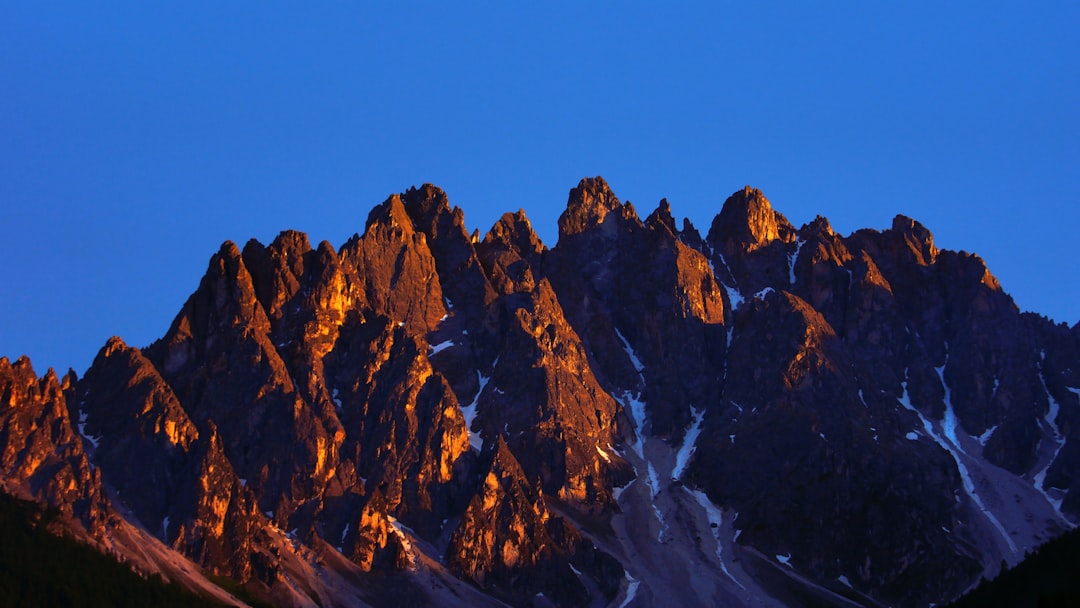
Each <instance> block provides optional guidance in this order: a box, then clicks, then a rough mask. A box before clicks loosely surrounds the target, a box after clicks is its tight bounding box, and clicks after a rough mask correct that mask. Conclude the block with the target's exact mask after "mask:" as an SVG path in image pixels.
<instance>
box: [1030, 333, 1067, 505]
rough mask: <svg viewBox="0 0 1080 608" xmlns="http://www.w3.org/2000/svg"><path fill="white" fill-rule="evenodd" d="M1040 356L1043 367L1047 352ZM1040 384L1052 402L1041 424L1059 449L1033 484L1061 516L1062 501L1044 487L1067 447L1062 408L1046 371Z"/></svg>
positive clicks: (1041, 377)
mask: <svg viewBox="0 0 1080 608" xmlns="http://www.w3.org/2000/svg"><path fill="white" fill-rule="evenodd" d="M1040 354H1041V356H1042V361H1040V366H1041V365H1042V364H1043V363H1044V362H1045V360H1046V351H1042V352H1041V353H1040ZM1039 382H1041V383H1042V387H1043V391H1044V392H1045V393H1046V398H1047V399H1048V400H1049V402H1050V410H1049V411H1048V412H1046V417H1045V418H1043V419H1042V421H1041V422H1045V423H1046V426H1047V427H1049V429H1050V431H1051V432H1052V433H1053V440H1054V443H1056V444H1057V447H1056V448H1055V449H1054V455H1053V456H1051V457H1050V460H1048V461H1047V462H1046V466H1045V467H1043V468H1042V470H1040V471H1039V472H1038V473H1036V474H1035V476H1034V477H1033V478H1032V483H1034V485H1035V489H1036V490H1038V491H1039V493H1040V494H1042V495H1043V497H1045V498H1046V501H1047V502H1049V503H1050V504H1051V505H1052V506H1053V507H1054V510H1055V511H1057V512H1058V514H1059V515H1061V501H1062V499H1061V498H1053V497H1051V496H1050V494H1049V493H1048V492H1047V491H1046V488H1045V487H1043V486H1044V484H1045V483H1046V473H1047V471H1049V470H1050V465H1052V464H1054V461H1055V460H1057V457H1058V454H1060V453H1061V448H1063V447H1065V438H1064V437H1062V436H1061V431H1060V430H1059V429H1058V425H1057V416H1058V412H1059V411H1060V409H1061V406H1060V405H1059V404H1058V402H1057V399H1054V396H1053V395H1051V394H1050V389H1049V388H1047V386H1046V374H1045V371H1043V370H1041V369H1040V370H1039ZM1069 390H1073V389H1069ZM1062 518H1063V519H1064V515H1062Z"/></svg>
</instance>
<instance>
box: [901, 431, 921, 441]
mask: <svg viewBox="0 0 1080 608" xmlns="http://www.w3.org/2000/svg"><path fill="white" fill-rule="evenodd" d="M904 438H905V439H907V440H908V441H918V440H919V434H918V433H916V432H915V431H910V432H908V434H907V435H904Z"/></svg>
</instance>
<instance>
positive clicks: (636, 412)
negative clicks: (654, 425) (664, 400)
mask: <svg viewBox="0 0 1080 608" xmlns="http://www.w3.org/2000/svg"><path fill="white" fill-rule="evenodd" d="M622 404H623V409H624V410H626V413H628V414H630V420H631V421H632V422H633V423H634V433H635V434H636V435H637V439H636V440H635V441H634V444H633V445H632V446H630V447H631V448H633V450H634V452H635V453H636V454H637V455H638V456H640V457H641V459H642V460H645V450H644V446H643V445H642V444H643V442H644V435H645V402H644V401H642V400H641V395H640V394H638V395H637V396H636V397H635V396H634V395H632V394H631V393H630V391H624V392H623V400H622Z"/></svg>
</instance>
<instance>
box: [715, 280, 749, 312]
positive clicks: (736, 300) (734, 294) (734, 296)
mask: <svg viewBox="0 0 1080 608" xmlns="http://www.w3.org/2000/svg"><path fill="white" fill-rule="evenodd" d="M720 284H721V285H724V284H723V283H720ZM724 290H725V291H727V297H728V300H729V301H730V302H731V308H732V310H734V309H736V308H738V307H739V306H740V305H741V304H742V303H743V300H744V298H743V296H742V294H741V293H739V290H738V289H735V288H734V287H728V286H727V285H724Z"/></svg>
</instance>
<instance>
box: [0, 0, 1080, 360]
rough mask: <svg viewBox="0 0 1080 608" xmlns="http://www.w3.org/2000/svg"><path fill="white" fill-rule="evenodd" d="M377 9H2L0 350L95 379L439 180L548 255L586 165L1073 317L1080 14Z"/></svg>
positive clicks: (623, 6) (474, 209)
mask: <svg viewBox="0 0 1080 608" xmlns="http://www.w3.org/2000/svg"><path fill="white" fill-rule="evenodd" d="M90 4H93V6H92V7H91V6H88V5H90ZM222 4H227V5H226V6H222ZM376 4H377V3H327V4H326V5H322V4H320V5H319V8H318V9H317V10H305V9H307V6H308V5H301V4H300V3H264V2H260V3H254V2H251V3H241V2H237V3H199V2H194V3H191V2H189V3H183V4H179V3H177V4H176V5H166V4H165V3H116V2H100V3H59V2H41V1H37V2H22V1H16V0H9V1H7V2H4V3H2V4H0V244H2V247H3V255H4V258H5V259H4V262H5V263H4V265H3V272H4V277H3V280H2V281H0V355H6V356H8V357H11V358H14V357H17V356H19V355H21V354H24V353H25V354H29V355H30V356H31V358H32V359H33V360H34V363H35V367H36V368H37V369H38V371H39V372H43V371H44V369H45V368H47V367H49V366H54V367H56V368H57V369H59V370H65V369H67V368H68V367H69V366H70V367H74V368H75V369H76V371H78V372H80V373H81V372H83V371H84V370H85V369H86V367H87V366H88V365H89V364H90V362H91V361H92V359H93V356H94V355H95V353H96V352H97V350H98V349H99V348H100V347H101V346H102V345H103V344H104V342H105V340H106V339H107V338H108V337H109V336H111V335H114V334H115V335H120V336H121V337H123V338H124V339H125V340H126V341H128V342H129V343H132V344H135V345H140V346H143V345H146V344H148V343H149V342H151V341H152V340H153V339H155V338H156V337H159V336H161V335H162V334H163V333H164V332H165V330H166V329H167V328H168V325H169V323H170V322H171V320H172V318H173V317H174V316H175V314H176V313H177V312H178V310H179V309H180V307H181V305H182V304H183V302H184V300H185V299H186V298H187V296H188V295H189V294H190V293H191V292H192V291H193V290H194V289H195V288H196V286H197V285H198V281H199V278H200V277H201V276H202V274H203V272H204V271H205V269H206V264H207V261H208V259H209V257H210V255H211V254H213V253H214V252H215V251H216V250H217V248H218V246H219V245H220V243H221V242H222V241H224V240H226V239H231V240H234V241H236V242H238V243H241V244H242V243H243V242H244V241H246V240H247V239H248V238H252V237H254V238H258V239H259V240H261V241H263V242H269V241H270V240H271V239H273V237H274V236H275V235H276V234H277V232H279V231H280V230H283V229H286V228H293V229H298V230H303V231H305V232H307V233H308V234H309V236H310V238H311V240H312V241H313V243H317V242H319V241H321V240H323V239H325V240H328V241H330V242H331V243H332V244H334V245H335V246H339V245H340V244H342V243H343V242H344V241H345V240H347V239H348V238H349V236H351V235H352V234H353V233H354V232H359V231H362V230H363V226H364V221H365V219H366V217H367V213H368V211H369V210H370V209H371V207H372V206H374V205H375V204H378V203H379V202H381V201H383V200H384V199H385V198H386V196H388V195H389V194H391V193H393V192H400V191H403V190H405V189H406V188H408V187H409V186H411V185H419V184H421V183H424V182H432V183H434V184H436V185H439V186H441V187H442V188H444V189H445V190H446V191H447V192H448V194H449V196H450V200H451V202H452V203H453V204H455V205H457V206H460V207H462V208H463V209H464V211H465V218H466V223H467V224H468V225H469V226H470V228H479V229H480V230H481V232H484V231H486V230H487V229H488V228H490V227H491V225H492V224H493V223H494V222H495V220H496V219H497V218H498V217H499V215H501V214H502V213H503V212H506V211H514V210H517V209H518V208H524V209H525V210H526V212H527V213H528V215H529V216H530V218H532V220H533V224H534V227H535V228H536V229H537V231H538V233H539V234H540V236H541V238H542V239H543V240H544V241H545V242H546V243H547V244H548V245H549V246H550V245H554V243H555V238H556V219H557V217H558V214H559V213H560V212H561V211H562V209H563V207H564V205H565V202H566V195H567V191H568V190H569V189H570V188H571V187H573V186H574V185H575V184H576V183H577V181H578V180H579V179H580V178H581V177H583V176H592V175H603V176H605V177H606V178H607V180H608V182H609V183H610V184H611V185H612V187H613V188H614V190H615V192H616V193H617V194H618V195H619V196H620V197H621V198H622V199H623V200H627V199H629V200H631V201H633V202H634V204H635V206H636V207H637V208H638V210H639V213H641V214H642V215H643V216H644V215H645V214H647V213H648V212H649V211H651V210H652V209H654V208H655V207H656V204H657V202H658V201H659V199H660V198H661V197H667V198H668V199H669V200H670V202H671V204H672V207H673V211H674V213H675V215H676V216H677V217H679V218H681V217H683V216H688V217H690V219H691V220H692V221H694V223H695V224H697V225H698V226H699V227H700V228H702V229H705V228H707V226H708V223H709V221H710V220H711V218H712V217H713V215H715V214H716V213H717V212H718V211H719V209H720V206H721V204H722V203H723V201H724V199H725V198H726V197H727V196H728V195H729V194H730V193H731V192H733V191H734V190H736V189H739V188H741V187H742V186H743V185H744V184H751V185H753V186H756V187H759V188H761V189H762V190H763V191H764V192H765V194H766V196H768V197H769V198H770V200H772V202H773V204H774V206H775V207H776V208H777V209H778V210H780V211H781V212H783V213H785V214H786V215H787V216H788V218H789V219H790V220H791V221H792V222H793V223H794V224H795V225H796V226H798V225H801V224H802V223H804V222H807V221H809V220H810V219H812V218H813V217H814V216H815V215H816V214H822V215H825V216H827V217H828V218H829V219H830V220H831V222H832V224H833V226H834V228H836V229H837V230H838V231H840V232H842V233H845V234H846V233H848V232H851V231H853V230H855V229H857V228H860V227H874V228H885V227H887V226H889V225H890V223H891V219H892V217H893V216H894V215H895V214H897V213H903V214H906V215H910V216H912V217H914V218H916V219H918V220H919V221H921V222H922V223H923V224H925V225H926V226H927V227H928V228H930V229H931V230H932V231H933V232H934V234H935V237H936V239H937V242H938V244H939V246H942V247H945V248H950V249H964V250H967V251H974V252H977V253H979V254H980V255H981V256H983V257H984V258H985V259H986V260H987V262H988V264H989V266H990V269H991V271H992V272H994V273H995V274H996V275H997V276H998V278H999V279H1000V280H1001V283H1002V285H1003V286H1004V288H1005V289H1006V290H1007V291H1009V292H1010V293H1011V294H1012V295H1013V296H1014V298H1015V299H1016V301H1017V303H1018V304H1019V306H1020V307H1021V308H1022V309H1024V310H1035V311H1038V312H1041V313H1044V314H1047V315H1049V316H1051V317H1052V318H1054V319H1056V320H1059V321H1064V322H1068V323H1069V324H1070V325H1072V324H1073V323H1075V322H1077V321H1080V282H1078V280H1077V279H1078V278H1080V273H1078V271H1077V264H1076V259H1077V258H1076V254H1075V244H1076V241H1077V236H1076V231H1077V227H1078V225H1080V209H1078V203H1080V112H1078V111H1077V108H1080V42H1078V41H1080V36H1078V35H1077V31H1078V30H1077V24H1080V8H1078V7H1080V5H1078V4H1077V3H1072V2H1045V3H1027V4H1025V3H1019V2H1017V3H995V2H989V3H988V2H978V3H975V2H968V3H959V2H957V3H915V4H909V3H885V2H850V3H834V2H824V3H817V2H815V3H809V2H806V3H804V2H790V3H780V2H772V3H747V2H741V3H737V4H736V3H704V2H702V3H696V2H674V3H667V4H666V5H664V6H660V5H659V3H655V4H653V3H644V2H630V3H618V4H616V3H587V4H588V6H579V5H578V4H570V3H554V4H548V3H522V2H506V3H489V4H488V5H487V6H481V5H480V3H467V4H468V5H469V7H468V8H461V7H447V6H444V5H443V4H435V3H403V4H404V5H403V6H397V5H395V6H392V7H390V6H375V5H376ZM378 4H389V3H378ZM751 4H753V6H751ZM1029 4H1033V5H1029Z"/></svg>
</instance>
